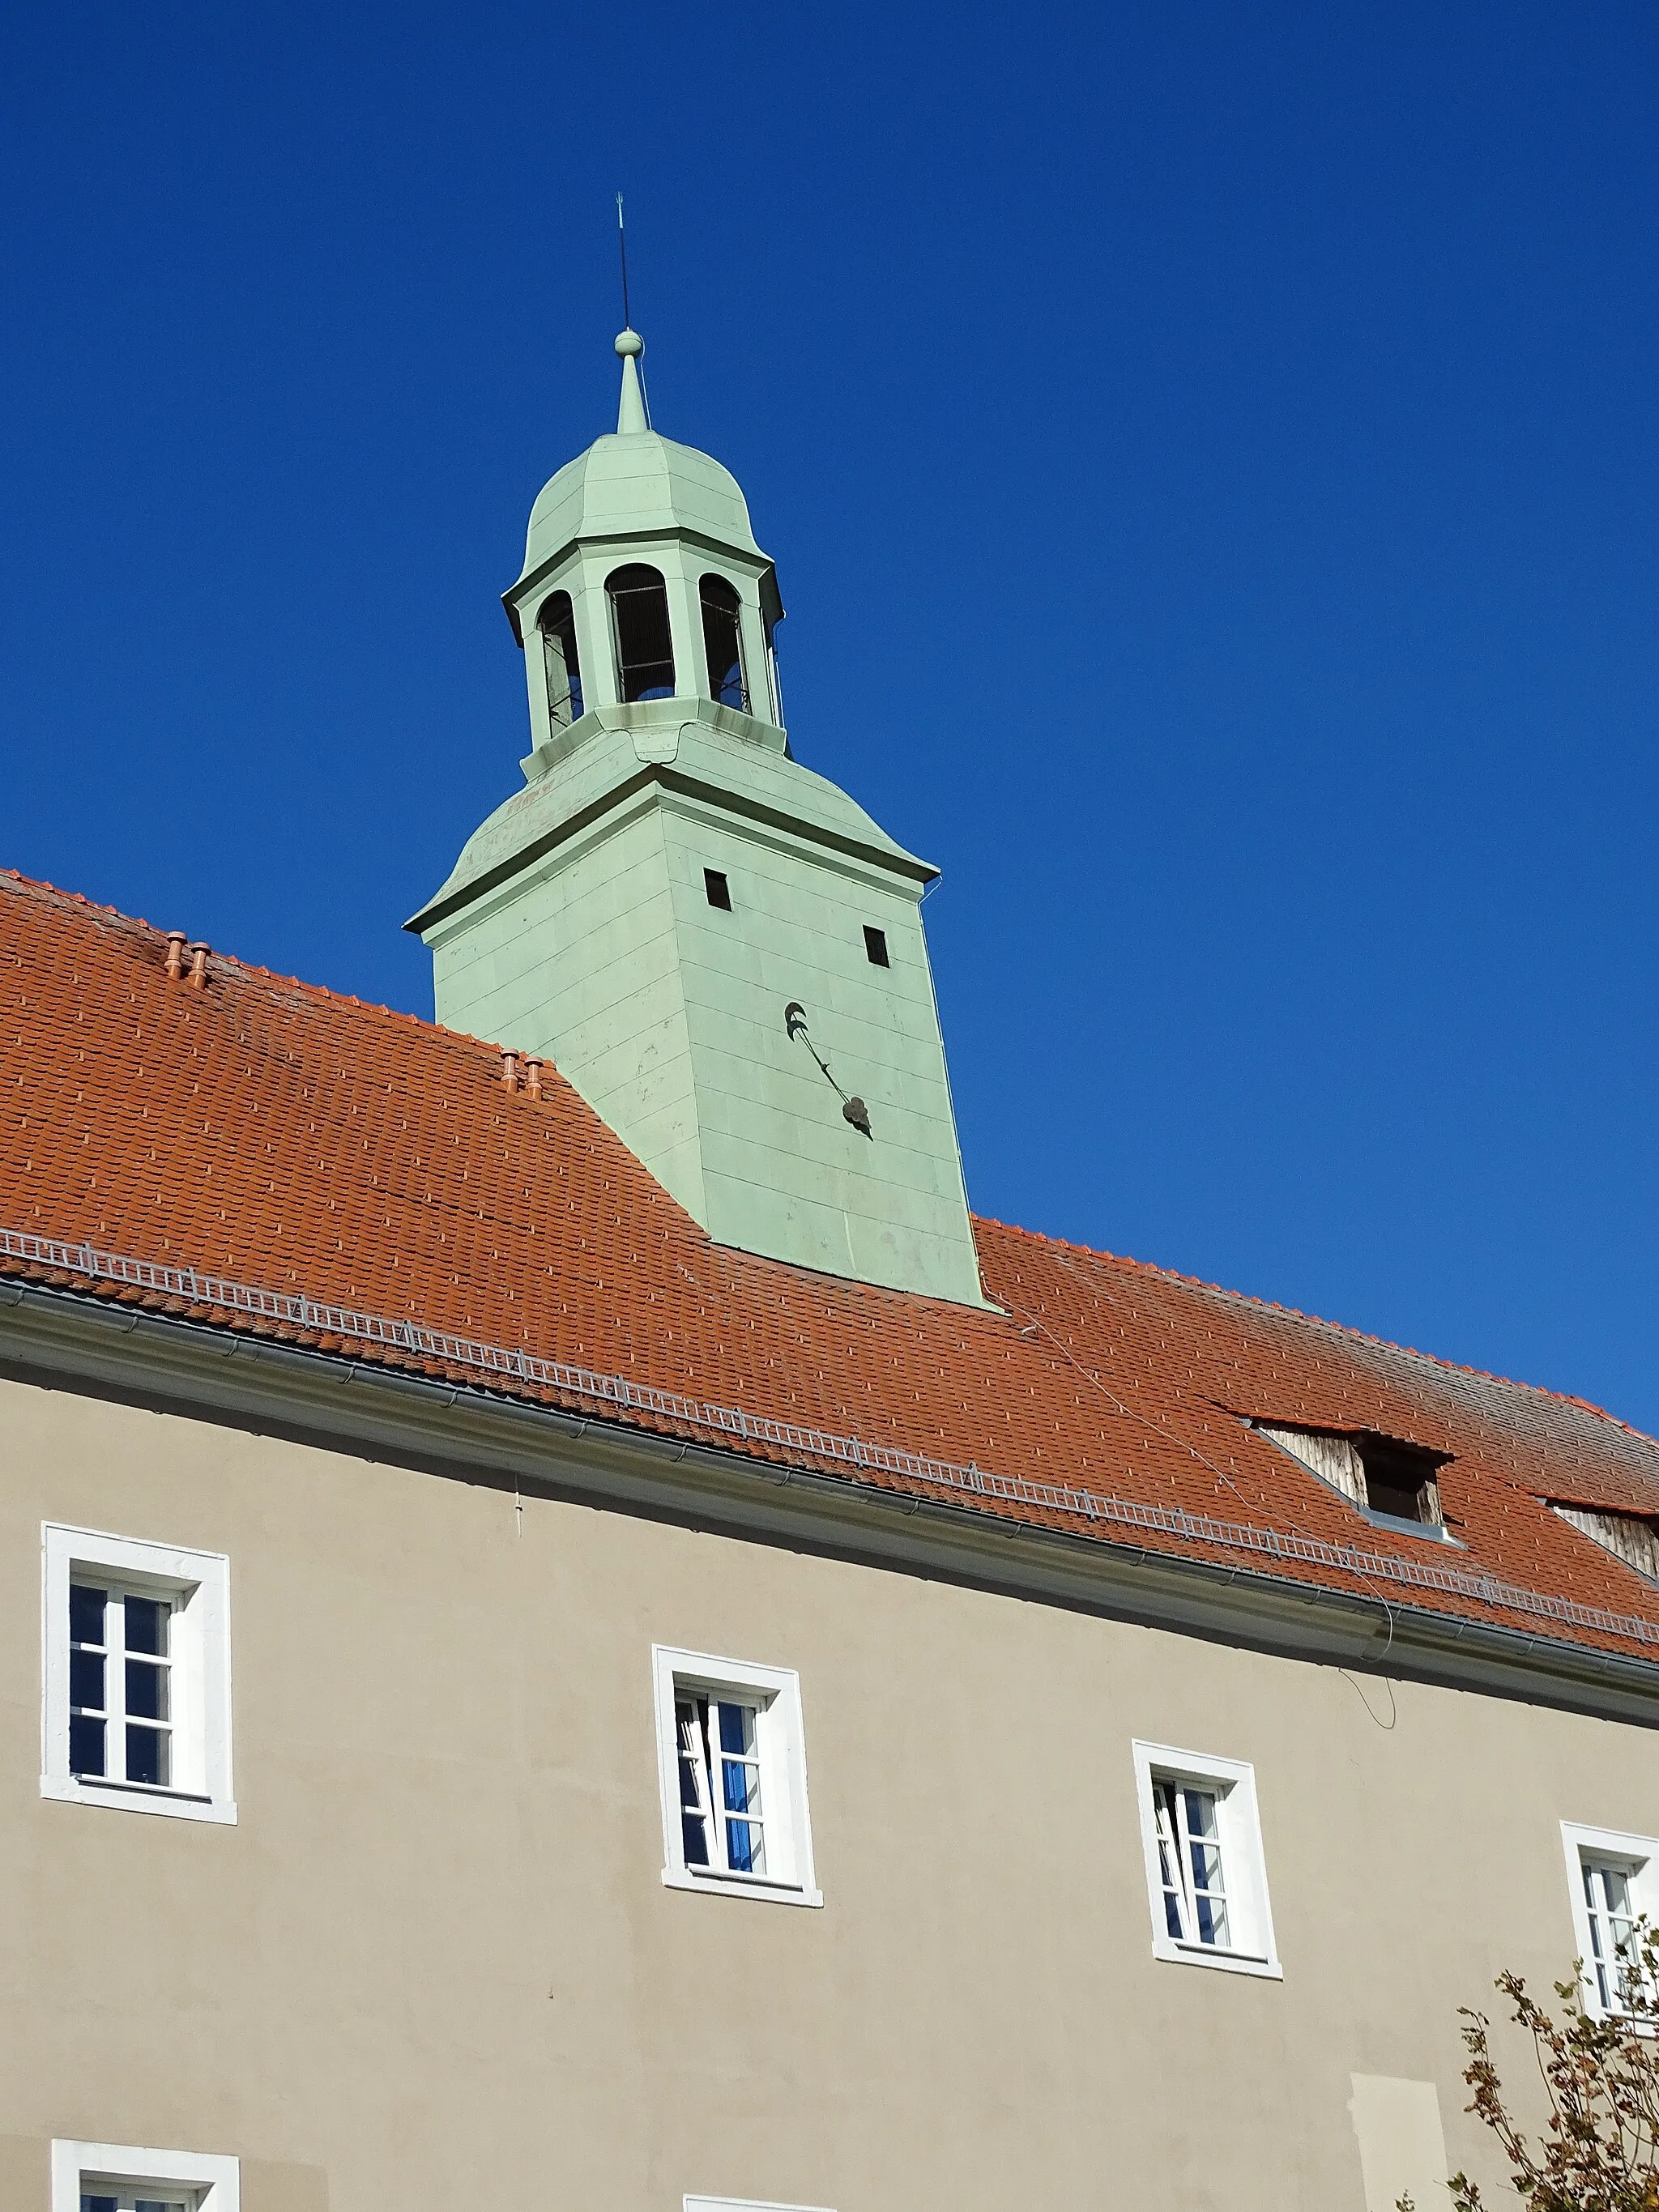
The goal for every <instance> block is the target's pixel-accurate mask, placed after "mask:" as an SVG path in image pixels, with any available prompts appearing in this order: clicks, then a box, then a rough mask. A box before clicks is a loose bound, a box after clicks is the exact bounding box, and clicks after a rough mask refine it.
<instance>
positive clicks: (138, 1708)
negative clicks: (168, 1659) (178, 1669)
mask: <svg viewBox="0 0 1659 2212" xmlns="http://www.w3.org/2000/svg"><path fill="white" fill-rule="evenodd" d="M127 1711H128V1712H129V1713H131V1716H132V1717H133V1718H134V1719H135V1720H140V1721H164V1720H166V1719H167V1717H168V1715H167V1668H165V1667H152V1666H151V1665H150V1663H149V1661H148V1660H147V1659H129V1660H128V1662H127Z"/></svg>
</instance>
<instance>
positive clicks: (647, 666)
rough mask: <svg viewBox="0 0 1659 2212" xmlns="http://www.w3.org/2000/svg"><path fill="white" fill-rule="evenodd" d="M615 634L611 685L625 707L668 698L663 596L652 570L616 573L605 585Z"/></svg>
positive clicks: (669, 662) (668, 640)
mask: <svg viewBox="0 0 1659 2212" xmlns="http://www.w3.org/2000/svg"><path fill="white" fill-rule="evenodd" d="M605 589H606V590H607V591H608V592H610V594H611V618H612V620H613V622H614V623H615V624H616V632H617V689H618V690H620V691H621V693H622V696H623V701H624V702H625V703H631V702H634V701H635V700H637V699H671V698H672V697H673V696H674V644H673V638H672V635H671V632H670V629H669V625H668V593H667V592H666V590H665V588H664V586H663V580H662V578H661V577H660V576H659V574H658V573H657V571H656V570H655V569H654V568H644V567H641V566H637V565H636V566H635V567H633V568H618V569H617V572H616V573H615V574H614V575H612V576H611V578H610V580H609V581H608V582H607V583H606V586H605Z"/></svg>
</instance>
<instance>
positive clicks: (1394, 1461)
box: [1253, 1421, 1445, 1534]
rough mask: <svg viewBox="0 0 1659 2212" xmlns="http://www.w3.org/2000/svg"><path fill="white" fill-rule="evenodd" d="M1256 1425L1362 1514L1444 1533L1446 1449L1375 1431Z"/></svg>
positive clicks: (1265, 1423) (1264, 1423)
mask: <svg viewBox="0 0 1659 2212" xmlns="http://www.w3.org/2000/svg"><path fill="white" fill-rule="evenodd" d="M1253 1425H1254V1426H1255V1427H1256V1428H1258V1429H1259V1430H1260V1431H1261V1434H1262V1435H1263V1436H1264V1437H1271V1438H1272V1440H1273V1443H1276V1444H1277V1445H1279V1448H1280V1449H1281V1450H1284V1451H1287V1452H1289V1453H1290V1455H1291V1457H1292V1458H1293V1459H1298V1460H1300V1461H1301V1462H1302V1464H1303V1466H1304V1467H1305V1468H1308V1470H1309V1471H1310V1474H1316V1475H1317V1476H1318V1477H1319V1479H1320V1480H1321V1481H1322V1482H1328V1483H1329V1484H1330V1486H1331V1487H1332V1488H1333V1489H1334V1490H1340V1492H1342V1495H1343V1496H1344V1497H1345V1498H1347V1499H1348V1501H1349V1503H1350V1504H1353V1505H1357V1506H1358V1508H1359V1510H1360V1511H1361V1512H1362V1513H1364V1514H1366V1515H1368V1516H1370V1517H1371V1518H1373V1519H1380V1520H1383V1521H1414V1522H1417V1523H1418V1525H1419V1527H1421V1528H1428V1529H1432V1530H1433V1531H1435V1533H1436V1534H1441V1533H1443V1527H1444V1516H1443V1514H1442V1512H1441V1510H1440V1481H1439V1470H1440V1468H1442V1467H1443V1465H1444V1464H1445V1454H1444V1453H1443V1452H1431V1451H1425V1449H1423V1447H1422V1446H1421V1445H1420V1444H1407V1443H1401V1442H1400V1441H1399V1440H1398V1439H1397V1438H1396V1437H1381V1436H1378V1435H1376V1432H1375V1431H1372V1430H1369V1429H1346V1430H1344V1429H1287V1428H1279V1427H1276V1426H1274V1425H1272V1424H1271V1423H1269V1422H1267V1421H1257V1422H1255V1423H1254V1424H1253Z"/></svg>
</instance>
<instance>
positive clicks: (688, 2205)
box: [682, 2197, 824, 2212]
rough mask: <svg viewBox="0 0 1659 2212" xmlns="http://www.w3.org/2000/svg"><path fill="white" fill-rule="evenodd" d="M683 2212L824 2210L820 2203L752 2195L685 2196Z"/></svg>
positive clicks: (792, 2211)
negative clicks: (768, 2199)
mask: <svg viewBox="0 0 1659 2212" xmlns="http://www.w3.org/2000/svg"><path fill="white" fill-rule="evenodd" d="M682 2202H683V2203H684V2207H685V2212H824V2208H823V2206H822V2205H812V2204H774V2203H769V2202H768V2203H757V2200H756V2199H755V2198H754V2197H684V2198H683V2199H682Z"/></svg>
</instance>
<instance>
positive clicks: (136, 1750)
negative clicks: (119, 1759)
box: [127, 1728, 167, 1789]
mask: <svg viewBox="0 0 1659 2212" xmlns="http://www.w3.org/2000/svg"><path fill="white" fill-rule="evenodd" d="M127 1780H128V1781H129V1782H152V1783H155V1784H157V1786H158V1787H160V1788H161V1789H165V1788H166V1787H167V1737H166V1735H165V1734H164V1733H163V1732H162V1730H161V1729H150V1728H129V1729H128V1730H127Z"/></svg>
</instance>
